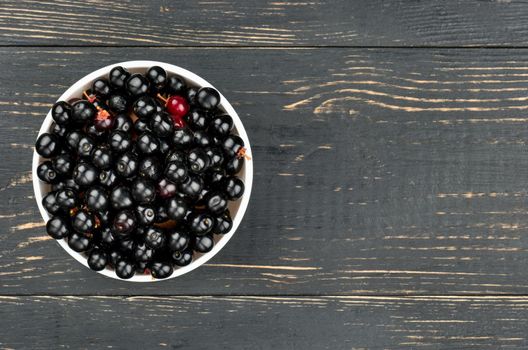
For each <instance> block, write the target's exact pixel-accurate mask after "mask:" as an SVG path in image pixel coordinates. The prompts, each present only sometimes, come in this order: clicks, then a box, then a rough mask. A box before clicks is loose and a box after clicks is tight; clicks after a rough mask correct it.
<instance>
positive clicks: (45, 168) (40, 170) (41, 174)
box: [37, 160, 60, 184]
mask: <svg viewBox="0 0 528 350" xmlns="http://www.w3.org/2000/svg"><path fill="white" fill-rule="evenodd" d="M37 176H38V178H39V179H40V180H41V181H44V182H45V183H49V184H51V183H57V182H59V180H60V179H59V175H58V174H57V172H56V171H55V169H54V168H53V163H52V162H51V161H49V160H48V161H45V162H43V163H40V165H39V166H38V167H37Z"/></svg>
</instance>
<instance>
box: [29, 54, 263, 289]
mask: <svg viewBox="0 0 528 350" xmlns="http://www.w3.org/2000/svg"><path fill="white" fill-rule="evenodd" d="M115 66H122V67H125V68H127V69H128V70H129V71H130V72H132V73H136V72H137V73H145V72H146V70H147V69H148V68H149V67H152V66H160V67H163V68H164V69H165V70H166V71H167V73H169V74H174V75H179V76H180V77H183V78H184V79H185V80H186V81H187V83H188V84H189V85H192V86H196V87H203V86H210V87H213V86H212V85H211V84H209V83H208V82H207V81H206V80H204V79H202V78H200V77H199V76H198V75H196V74H194V73H192V72H190V71H188V70H186V69H183V68H181V67H178V66H175V65H172V64H168V63H163V62H157V61H127V62H120V63H116V64H112V65H110V66H106V67H104V68H101V69H98V70H96V71H95V72H92V73H90V74H88V75H87V76H85V77H84V78H82V79H81V80H79V81H77V82H76V83H75V84H73V85H72V86H71V87H70V88H69V89H68V90H66V92H65V93H64V94H62V96H61V97H60V98H59V99H58V101H68V100H70V99H72V98H80V97H81V95H82V92H83V91H84V90H87V89H89V88H90V87H91V84H92V82H93V81H94V80H95V79H97V78H100V77H107V76H108V73H109V72H110V70H111V69H112V68H113V67H115ZM217 90H218V89H217ZM220 98H221V99H220V107H221V108H222V109H223V110H225V112H226V113H227V114H229V115H230V116H231V117H232V118H233V122H234V131H235V132H236V133H237V134H238V135H239V136H240V137H241V138H242V139H243V140H244V143H245V147H246V149H247V152H246V153H247V154H248V155H251V146H250V144H249V139H248V137H247V134H246V131H245V130H244V126H243V125H242V121H241V120H240V117H239V116H238V114H237V113H236V111H235V110H234V109H233V107H232V106H231V104H230V103H229V102H228V101H227V100H226V98H225V97H224V96H223V95H222V94H220ZM52 122H53V119H52V118H51V111H50V112H48V115H47V116H46V118H45V119H44V122H43V123H42V126H41V127H40V131H39V136H40V135H41V134H43V133H45V132H48V131H49V130H50V128H51V125H52ZM42 160H43V158H42V157H40V156H39V155H38V154H37V152H33V166H32V172H33V190H34V191H35V199H36V201H37V205H38V208H39V211H40V215H41V216H42V218H43V219H44V221H45V222H47V221H48V220H49V219H50V216H49V214H48V212H47V211H46V210H45V209H44V207H43V206H42V197H43V194H46V193H47V192H49V190H50V186H49V185H47V184H45V183H44V182H42V181H40V180H39V178H38V176H37V167H38V165H39V164H40V163H41V162H42ZM237 176H238V177H240V178H241V179H242V181H244V184H245V192H244V195H243V196H242V197H241V198H240V199H239V200H237V201H235V202H229V211H230V213H231V217H232V219H233V227H232V228H231V230H230V231H229V232H228V233H226V234H224V235H214V236H215V246H214V247H213V249H212V250H211V251H210V252H208V253H205V254H197V253H194V256H193V261H192V262H191V263H190V264H189V265H187V266H184V267H180V268H176V267H175V269H174V272H173V274H172V275H171V276H170V277H169V278H174V277H177V276H181V275H183V274H185V273H187V272H190V271H192V270H194V269H196V268H197V267H198V266H200V265H202V264H204V263H206V262H207V261H208V260H209V259H211V258H212V257H213V256H215V255H216V254H217V253H218V252H219V251H220V250H221V249H222V248H223V247H224V246H225V245H226V243H227V242H228V241H229V240H230V239H231V237H233V235H234V233H235V231H236V229H237V228H238V225H240V222H241V221H242V217H243V216H244V213H245V212H246V208H247V206H248V202H249V197H250V195H251V186H252V184H253V162H252V161H251V160H246V161H245V162H244V166H243V168H242V170H241V172H240V173H239V174H237ZM57 242H58V243H59V245H60V246H61V247H62V248H63V249H64V250H66V251H67V252H68V254H70V255H71V256H72V257H74V258H75V260H77V261H79V262H80V263H81V264H83V265H84V266H86V267H88V263H87V260H86V257H85V255H83V254H82V253H78V252H76V251H74V250H72V249H71V248H70V247H69V246H68V243H67V241H66V240H64V239H62V240H57ZM99 273H100V274H102V275H105V276H107V277H112V278H115V279H119V280H121V279H120V278H119V277H117V276H116V274H115V272H114V271H113V269H111V268H108V267H107V268H106V269H104V270H102V271H99ZM169 278H167V279H169ZM125 281H131V282H153V281H162V280H158V279H155V278H153V277H151V276H150V275H144V274H136V275H134V276H133V277H132V278H130V279H128V280H125Z"/></svg>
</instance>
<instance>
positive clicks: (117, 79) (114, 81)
mask: <svg viewBox="0 0 528 350" xmlns="http://www.w3.org/2000/svg"><path fill="white" fill-rule="evenodd" d="M129 76H130V73H129V72H128V70H126V69H125V68H123V67H121V66H117V67H114V68H112V69H111V70H110V73H109V74H108V80H109V82H110V85H111V86H112V87H113V88H116V89H120V88H124V87H125V82H126V80H127V79H128V77H129Z"/></svg>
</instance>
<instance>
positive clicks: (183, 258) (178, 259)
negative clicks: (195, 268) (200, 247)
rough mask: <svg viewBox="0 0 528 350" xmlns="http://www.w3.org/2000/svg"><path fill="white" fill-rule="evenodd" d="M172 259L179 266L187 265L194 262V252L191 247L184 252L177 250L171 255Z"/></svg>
mask: <svg viewBox="0 0 528 350" xmlns="http://www.w3.org/2000/svg"><path fill="white" fill-rule="evenodd" d="M171 258H172V261H173V262H174V264H175V265H177V266H187V265H189V264H190V263H191V262H192V258H193V253H192V250H191V249H186V250H184V251H182V252H180V251H175V252H174V253H172V255H171Z"/></svg>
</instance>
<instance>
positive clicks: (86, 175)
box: [73, 162, 99, 187]
mask: <svg viewBox="0 0 528 350" xmlns="http://www.w3.org/2000/svg"><path fill="white" fill-rule="evenodd" d="M98 177H99V171H98V170H97V168H96V167H94V166H93V165H91V164H89V163H84V162H81V163H78V164H77V165H76V166H75V168H74V169H73V180H74V181H75V183H76V184H77V185H79V186H81V187H85V186H90V185H93V184H94V183H95V182H96V181H97V180H98Z"/></svg>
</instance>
